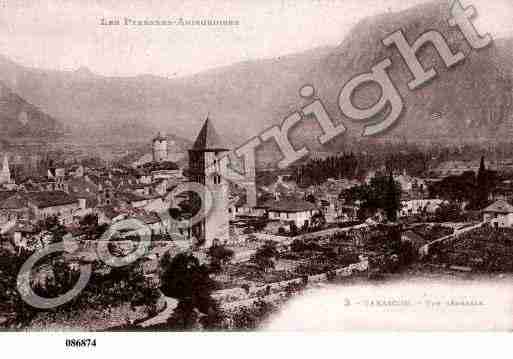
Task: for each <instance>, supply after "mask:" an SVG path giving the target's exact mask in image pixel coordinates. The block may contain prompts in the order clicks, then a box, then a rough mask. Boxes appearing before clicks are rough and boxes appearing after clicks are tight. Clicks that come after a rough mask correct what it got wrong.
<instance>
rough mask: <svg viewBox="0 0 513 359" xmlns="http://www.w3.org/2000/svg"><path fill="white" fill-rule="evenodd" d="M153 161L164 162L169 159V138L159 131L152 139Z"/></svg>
mask: <svg viewBox="0 0 513 359" xmlns="http://www.w3.org/2000/svg"><path fill="white" fill-rule="evenodd" d="M152 153H153V162H163V161H166V160H167V138H166V137H164V135H163V134H162V133H161V132H159V134H158V135H157V137H155V138H154V139H153V141H152Z"/></svg>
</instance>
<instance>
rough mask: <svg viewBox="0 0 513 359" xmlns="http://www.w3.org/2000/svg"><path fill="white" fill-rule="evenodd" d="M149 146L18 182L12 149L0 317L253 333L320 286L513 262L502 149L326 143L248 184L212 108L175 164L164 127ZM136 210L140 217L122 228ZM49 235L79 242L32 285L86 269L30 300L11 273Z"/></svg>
mask: <svg viewBox="0 0 513 359" xmlns="http://www.w3.org/2000/svg"><path fill="white" fill-rule="evenodd" d="M151 144H152V158H151V160H150V161H148V162H145V163H141V161H137V162H134V163H132V164H130V165H127V164H110V165H105V164H101V163H96V162H94V161H90V162H89V163H74V164H72V165H67V164H63V165H62V166H61V165H59V164H58V163H53V162H51V161H50V162H47V163H46V166H38V169H37V171H36V170H33V171H32V173H31V175H24V176H23V177H22V176H17V175H16V173H15V172H16V171H15V170H13V168H12V167H11V166H10V164H9V157H8V156H7V155H5V156H4V157H3V161H2V166H1V171H0V185H1V187H2V190H1V191H0V231H1V232H0V233H1V237H0V241H1V242H0V245H1V248H0V250H1V253H0V255H1V257H0V259H1V263H0V274H1V283H0V284H1V286H2V291H0V293H1V294H0V295H1V296H2V300H1V301H0V324H1V325H2V326H4V327H6V328H40V329H45V328H46V329H48V328H52V327H54V328H62V327H69V328H90V329H92V330H103V329H113V328H125V329H126V328H136V329H143V328H168V329H249V328H256V327H258V326H259V325H261V323H262V322H263V321H265V319H266V318H267V317H268V316H269V315H270V314H271V313H273V312H275V311H277V310H279V307H280V305H281V303H284V302H286V300H287V299H288V298H290V297H292V296H294V295H297V294H298V293H301V291H302V290H304V289H305V288H309V287H310V286H316V285H322V283H325V282H337V283H342V284H343V283H344V282H346V281H352V280H365V281H367V280H370V281H372V280H386V278H387V277H388V276H389V275H394V274H395V273H404V272H425V271H430V272H433V271H435V272H437V273H443V274H445V275H453V274H454V275H456V273H457V275H461V274H462V273H463V274H471V273H475V272H479V273H496V272H497V273H504V272H510V271H512V270H513V252H512V249H513V228H512V227H513V205H511V204H510V202H509V201H510V200H511V198H512V197H513V178H511V177H510V175H509V172H508V169H509V165H508V163H507V161H506V160H501V161H498V160H497V161H495V162H492V161H490V163H487V161H486V160H485V158H484V156H482V157H479V156H478V157H477V159H475V160H471V161H463V160H444V158H448V157H449V156H448V155H447V154H444V153H442V152H440V151H439V152H438V158H439V159H442V160H439V161H438V162H437V164H436V166H430V165H429V164H430V161H431V160H432V158H428V157H429V156H427V155H425V154H419V153H418V152H415V151H412V152H410V153H404V152H399V153H397V154H392V155H390V158H388V159H387V161H384V162H380V163H378V162H376V163H373V162H372V161H370V160H369V159H368V157H364V156H362V155H361V154H356V153H352V152H351V153H340V154H338V155H337V154H322V153H316V154H313V155H312V156H311V157H310V160H308V161H306V162H303V163H300V164H297V165H294V166H293V167H291V168H289V169H286V170H272V169H267V170H261V171H257V172H256V173H255V176H254V178H250V179H249V182H248V183H249V187H248V186H245V188H242V187H241V186H239V185H237V184H236V183H232V182H230V180H229V179H228V177H227V176H225V173H224V171H225V170H226V168H225V167H224V165H223V160H222V159H223V158H224V157H223V156H224V155H225V154H226V153H228V152H229V151H230V148H229V146H227V145H226V144H225V143H224V141H223V137H222V136H220V134H218V133H217V131H216V129H215V128H214V121H212V120H211V119H206V121H205V122H204V124H203V126H202V128H201V129H199V132H198V136H197V138H196V139H195V141H194V142H193V144H192V145H191V147H190V148H189V151H188V165H185V166H180V165H178V164H177V163H176V162H173V161H170V160H169V153H168V152H169V151H168V139H167V137H166V136H165V135H164V134H162V133H159V134H158V135H157V136H156V137H154V138H153V139H152V140H151ZM444 156H445V157H444ZM424 160H425V161H424ZM423 161H424V162H423ZM419 163H423V164H422V165H421V166H420V167H422V168H420V169H419V168H413V167H412V166H411V165H412V164H413V165H416V166H417V167H418V164H419ZM402 164H409V165H410V166H409V167H408V165H405V166H402ZM190 182H194V183H198V184H201V185H202V186H205V187H206V188H207V189H208V191H209V193H210V195H211V199H212V204H211V206H210V207H209V208H206V209H205V208H204V207H202V205H201V202H202V198H200V197H201V193H200V194H199V196H198V193H194V192H195V191H193V190H192V189H190V188H189V187H185V190H181V191H179V192H177V189H179V188H180V186H181V185H184V184H186V183H190ZM187 188H189V190H187ZM130 219H132V220H133V219H135V220H137V223H139V224H142V225H141V226H140V227H134V228H127V227H126V226H121V224H123V223H126V221H127V220H130ZM112 228H116V230H115V231H111V230H109V229H112ZM106 233H109V235H108V236H106ZM141 241H143V242H145V243H146V249H145V251H144V253H143V254H142V255H141V256H139V257H138V258H136V260H134V261H132V262H130V263H127V264H126V265H124V266H109V265H108V264H106V263H105V262H104V261H102V260H101V258H100V257H99V252H98V246H99V245H100V244H101V243H102V242H103V243H104V244H105V243H106V242H108V244H107V246H108V248H109V251H110V253H111V254H112V255H113V256H115V257H116V256H117V257H124V256H128V255H129V254H130V253H131V252H133V251H134V250H135V248H136V247H137V244H138V243H140V242H141ZM55 243H61V244H63V246H64V247H63V248H67V247H69V246H70V245H72V246H74V247H73V248H74V250H63V251H62V252H61V253H59V254H55V255H52V256H47V257H45V259H44V260H41V261H40V263H39V262H38V266H37V267H36V268H34V269H33V271H32V275H31V287H32V288H33V290H34V292H35V293H37V294H38V295H40V296H41V297H44V298H51V297H58V296H60V295H63V294H64V293H66V292H67V291H68V290H69V289H70V288H72V287H73V286H74V283H75V282H76V280H77V278H78V276H79V274H80V271H81V270H82V269H83V268H84V267H85V266H90V268H92V275H91V279H90V281H89V283H88V284H87V286H86V287H85V288H84V290H83V291H82V292H81V293H79V294H78V296H76V297H75V298H73V299H72V300H70V301H68V302H67V303H65V304H63V305H61V306H57V307H55V308H51V309H38V308H34V307H31V306H30V305H29V304H27V303H26V302H25V301H24V300H23V298H22V297H21V295H20V289H19V288H17V287H16V278H17V276H18V273H19V270H20V268H21V266H22V265H23V263H25V261H26V260H27V259H28V258H30V256H31V255H33V254H34V253H38V251H41V250H43V249H44V248H46V247H48V246H50V245H52V244H55Z"/></svg>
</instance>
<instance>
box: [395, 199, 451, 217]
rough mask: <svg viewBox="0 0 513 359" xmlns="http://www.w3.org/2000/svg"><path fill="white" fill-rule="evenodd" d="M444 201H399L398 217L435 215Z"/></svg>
mask: <svg viewBox="0 0 513 359" xmlns="http://www.w3.org/2000/svg"><path fill="white" fill-rule="evenodd" d="M445 202H446V201H444V200H442V199H435V198H431V199H411V200H406V201H401V209H400V210H399V217H409V216H416V215H419V214H435V212H436V210H437V209H438V208H440V206H441V205H442V204H443V203H445Z"/></svg>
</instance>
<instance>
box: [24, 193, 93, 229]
mask: <svg viewBox="0 0 513 359" xmlns="http://www.w3.org/2000/svg"><path fill="white" fill-rule="evenodd" d="M27 197H28V206H29V208H30V209H31V211H32V215H33V217H34V219H35V220H43V219H46V218H48V217H54V216H55V217H57V218H58V220H59V222H61V223H62V224H71V223H73V221H74V215H75V213H76V212H77V211H79V210H83V209H85V207H86V200H85V199H77V198H76V197H74V196H70V195H69V194H67V193H65V192H62V191H43V192H28V193H27Z"/></svg>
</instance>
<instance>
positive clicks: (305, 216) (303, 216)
mask: <svg viewBox="0 0 513 359" xmlns="http://www.w3.org/2000/svg"><path fill="white" fill-rule="evenodd" d="M265 207H266V208H267V212H268V214H269V219H270V220H279V221H281V222H289V223H290V222H294V224H295V225H296V227H298V228H302V227H303V226H304V225H305V224H306V225H309V224H310V223H311V220H312V217H313V215H314V214H315V213H316V212H318V208H317V206H316V205H315V204H313V203H310V202H307V201H305V200H301V199H290V198H284V199H280V200H278V201H276V200H275V201H270V202H268V203H266V204H265Z"/></svg>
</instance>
